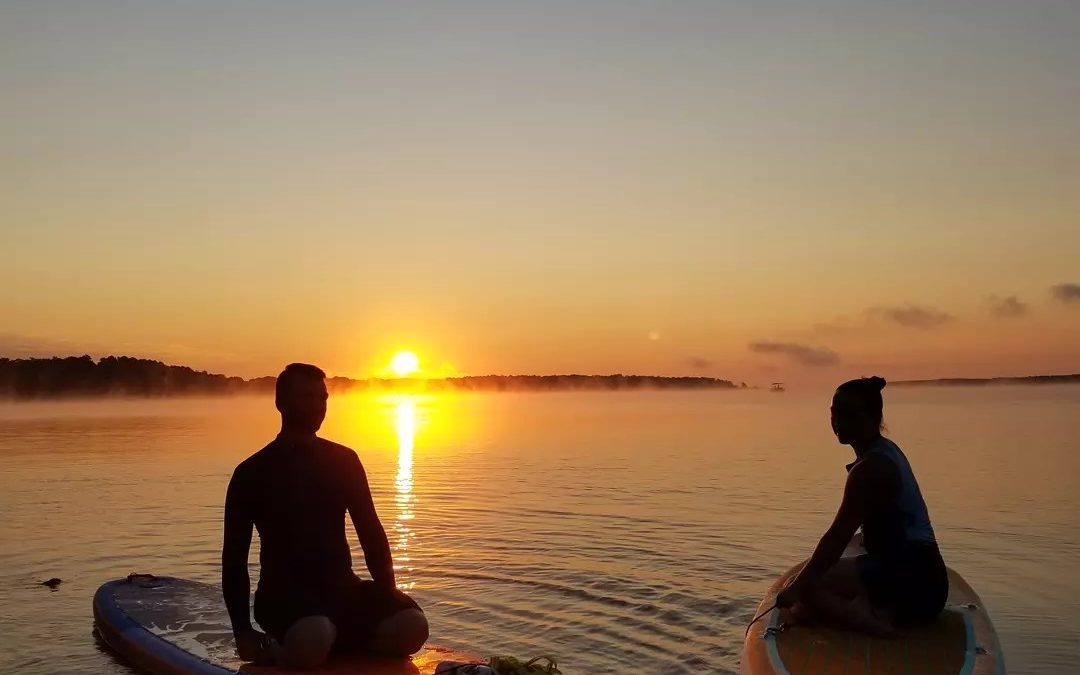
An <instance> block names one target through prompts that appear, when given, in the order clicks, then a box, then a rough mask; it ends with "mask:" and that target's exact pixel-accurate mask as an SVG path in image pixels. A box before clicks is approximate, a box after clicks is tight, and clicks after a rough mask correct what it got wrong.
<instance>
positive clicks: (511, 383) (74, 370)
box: [0, 356, 746, 399]
mask: <svg viewBox="0 0 1080 675" xmlns="http://www.w3.org/2000/svg"><path fill="white" fill-rule="evenodd" d="M274 381H275V378H273V377H258V378H254V379H251V380H245V379H243V378H240V377H228V376H225V375H218V374H215V373H208V372H206V371H201V370H194V369H192V368H188V367H187V366H170V365H167V364H164V363H162V362H160V361H151V360H148V359H136V358H132V357H129V356H107V357H105V358H102V359H100V360H98V361H96V362H95V361H94V360H93V359H92V358H91V357H89V356H69V357H63V358H61V357H54V358H31V359H7V358H0V398H10V399H39V398H62V397H89V396H141V397H164V396H193V395H219V394H242V393H269V392H272V391H273V390H274ZM745 387H746V384H745V383H742V384H740V385H736V384H735V383H733V382H731V381H729V380H721V379H717V378H712V377H658V376H648V375H483V376H473V377H452V378H447V379H437V380H422V379H421V380H415V379H400V380H395V379H371V380H353V379H350V378H347V377H333V378H330V379H328V380H327V388H328V389H330V391H332V392H335V393H343V392H347V391H354V390H355V391H363V390H374V391H415V390H424V391H560V390H619V389H646V388H660V389H736V388H745Z"/></svg>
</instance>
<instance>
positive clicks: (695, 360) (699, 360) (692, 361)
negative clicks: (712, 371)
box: [686, 356, 716, 370]
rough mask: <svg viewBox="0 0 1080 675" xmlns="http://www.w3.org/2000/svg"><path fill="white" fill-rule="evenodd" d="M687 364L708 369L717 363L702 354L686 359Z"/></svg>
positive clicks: (699, 368)
mask: <svg viewBox="0 0 1080 675" xmlns="http://www.w3.org/2000/svg"><path fill="white" fill-rule="evenodd" d="M686 365H688V366H690V367H691V368H693V369H694V370H707V369H709V368H712V367H713V366H714V365H716V364H715V363H713V362H712V361H711V360H709V359H706V358H704V357H702V356H690V357H687V359H686Z"/></svg>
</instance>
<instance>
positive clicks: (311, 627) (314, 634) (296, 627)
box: [281, 616, 337, 668]
mask: <svg viewBox="0 0 1080 675" xmlns="http://www.w3.org/2000/svg"><path fill="white" fill-rule="evenodd" d="M336 639H337V628H336V627H335V626H334V623H333V622H332V621H331V620H330V619H329V618H327V617H325V616H305V617H304V618H302V619H299V620H297V621H296V623H294V624H293V625H292V626H290V627H289V630H288V631H287V632H286V633H285V642H284V643H283V644H282V645H281V661H282V662H283V663H284V664H285V665H287V666H289V667H291V668H316V667H318V666H321V665H322V664H324V663H326V658H327V657H328V656H329V655H330V649H331V648H332V647H333V646H334V640H336Z"/></svg>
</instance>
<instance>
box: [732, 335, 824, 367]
mask: <svg viewBox="0 0 1080 675" xmlns="http://www.w3.org/2000/svg"><path fill="white" fill-rule="evenodd" d="M749 347H750V351H752V352H755V353H757V354H778V355H780V356H784V357H787V358H788V359H791V360H792V361H794V362H796V363H798V364H800V365H803V366H815V367H820V366H831V365H835V364H837V363H839V362H840V355H839V354H837V353H836V352H834V351H833V350H831V349H829V348H827V347H812V346H810V345H801V344H796V343H794V342H772V341H769V340H760V341H758V342H751V343H750V345H749Z"/></svg>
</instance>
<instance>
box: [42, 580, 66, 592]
mask: <svg viewBox="0 0 1080 675" xmlns="http://www.w3.org/2000/svg"><path fill="white" fill-rule="evenodd" d="M62 583H64V580H63V579H60V578H58V577H53V578H52V579H48V580H47V581H42V582H41V585H42V586H48V587H49V588H51V589H53V590H54V591H55V590H56V587H57V586H59V585H60V584H62Z"/></svg>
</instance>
